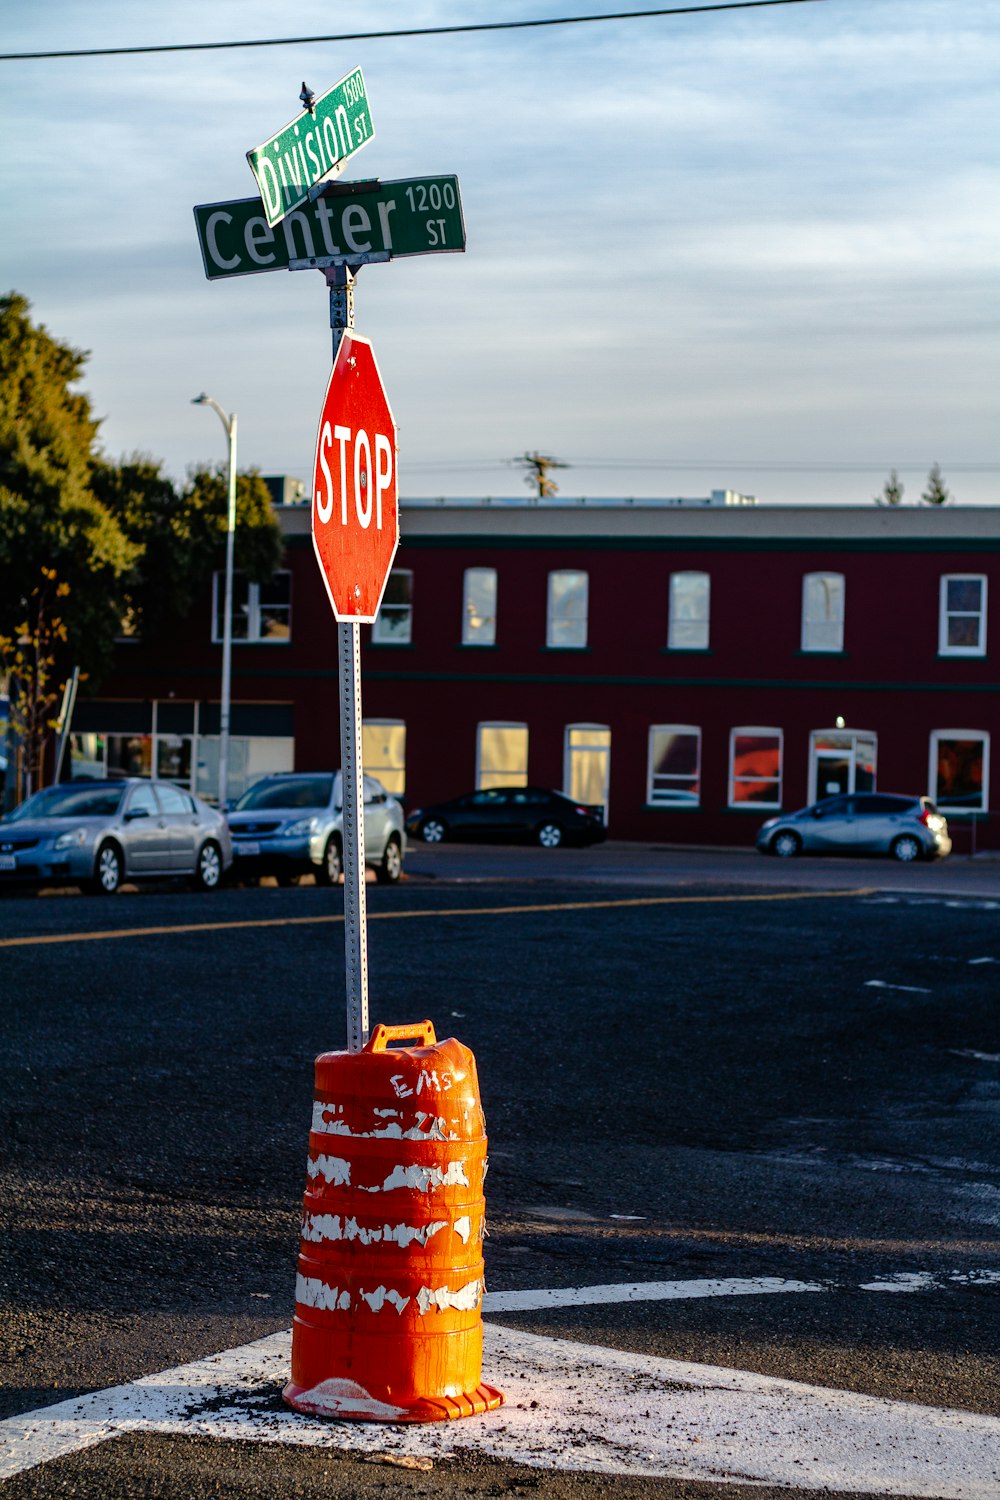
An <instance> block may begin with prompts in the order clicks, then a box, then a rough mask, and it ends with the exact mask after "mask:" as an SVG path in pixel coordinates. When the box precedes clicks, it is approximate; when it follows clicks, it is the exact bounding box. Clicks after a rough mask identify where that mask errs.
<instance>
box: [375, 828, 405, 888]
mask: <svg viewBox="0 0 1000 1500" xmlns="http://www.w3.org/2000/svg"><path fill="white" fill-rule="evenodd" d="M402 873H403V851H402V848H401V847H400V843H399V839H398V838H397V837H396V835H395V834H392V835H391V836H390V838H389V842H388V843H387V844H386V846H385V853H384V854H383V856H382V862H381V864H380V865H379V866H378V868H377V870H376V871H375V878H376V880H377V881H378V882H379V884H380V885H396V884H397V883H398V881H399V878H400V876H401V875H402Z"/></svg>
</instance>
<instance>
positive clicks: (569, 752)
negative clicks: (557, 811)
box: [563, 720, 612, 827]
mask: <svg viewBox="0 0 1000 1500" xmlns="http://www.w3.org/2000/svg"><path fill="white" fill-rule="evenodd" d="M594 730H596V731H597V733H598V734H600V735H607V741H606V742H605V741H604V740H598V741H595V742H594V743H593V744H587V743H586V741H584V742H583V743H582V744H579V745H574V744H573V736H574V734H578V733H584V734H585V733H592V732H593V731H594ZM611 742H612V733H611V725H610V724H596V723H591V722H589V721H587V720H584V721H583V722H581V723H579V724H567V725H566V727H565V729H564V730H563V796H564V797H572V798H573V799H574V800H579V801H581V802H582V801H583V798H579V799H577V798H576V793H575V792H574V790H573V758H574V751H576V752H580V751H583V752H586V751H588V750H589V751H603V752H604V754H605V756H606V760H605V763H604V797H603V799H602V805H603V807H604V823H605V827H606V826H607V822H608V803H609V802H610V800H611Z"/></svg>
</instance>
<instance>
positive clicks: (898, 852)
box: [757, 792, 951, 864]
mask: <svg viewBox="0 0 1000 1500" xmlns="http://www.w3.org/2000/svg"><path fill="white" fill-rule="evenodd" d="M757 848H758V849H759V850H760V852H761V854H776V855H777V856H778V857H779V859H790V858H791V857H792V856H793V855H795V854H891V855H892V857H893V859H898V860H902V861H903V862H904V863H905V864H908V863H910V862H911V861H912V860H915V859H936V858H937V857H938V856H939V855H943V854H950V853H951V839H950V838H949V837H948V823H947V821H946V819H945V818H943V817H942V816H941V814H940V813H939V812H938V810H937V808H936V807H935V806H934V803H933V802H932V801H931V799H930V797H903V796H898V795H896V794H894V793H890V792H850V793H845V794H842V795H840V796H837V797H824V798H823V800H822V801H821V802H814V803H812V804H811V806H809V807H803V808H801V809H800V810H799V811H798V812H793V813H786V814H784V815H783V816H782V817H779V818H768V820H767V822H766V823H765V824H763V826H762V827H761V830H760V832H759V833H758V835H757Z"/></svg>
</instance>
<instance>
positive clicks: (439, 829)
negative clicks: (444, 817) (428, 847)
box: [420, 818, 448, 844]
mask: <svg viewBox="0 0 1000 1500" xmlns="http://www.w3.org/2000/svg"><path fill="white" fill-rule="evenodd" d="M447 832H448V830H447V829H446V828H445V826H444V824H443V823H442V822H441V819H440V818H427V819H425V821H424V822H423V823H421V825H420V837H421V838H422V839H423V841H424V843H425V844H443V843H444V840H445V835H446V834H447Z"/></svg>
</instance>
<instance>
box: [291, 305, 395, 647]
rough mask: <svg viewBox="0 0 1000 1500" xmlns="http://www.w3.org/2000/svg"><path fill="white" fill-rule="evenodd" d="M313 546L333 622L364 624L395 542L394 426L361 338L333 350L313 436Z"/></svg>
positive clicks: (374, 607)
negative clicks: (334, 620)
mask: <svg viewBox="0 0 1000 1500" xmlns="http://www.w3.org/2000/svg"><path fill="white" fill-rule="evenodd" d="M312 539H313V550H314V551H315V553H316V559H317V561H318V563H319V566H320V572H321V573H322V575H323V582H324V583H325V585H326V591H327V594H328V595H329V599H330V603H331V604H332V606H333V612H334V615H335V616H336V618H337V620H339V621H340V622H341V623H345V624H346V623H357V624H365V623H367V624H371V623H372V622H373V621H374V619H375V616H376V615H377V614H378V607H379V605H380V604H381V602H382V594H383V591H384V589H385V585H386V580H387V579H388V577H389V569H390V568H391V567H392V560H393V558H394V557H395V555H396V548H397V547H398V545H399V491H398V485H397V480H396V424H395V422H394V421H393V416H392V411H391V409H390V407H389V400H388V397H387V396H386V394H385V388H384V387H383V385H382V377H381V375H380V374H379V368H378V365H377V363H376V361H375V354H374V351H373V349H372V346H371V344H370V343H369V342H368V340H367V339H364V338H361V337H360V336H359V335H358V334H356V333H351V332H346V333H344V335H343V336H342V338H341V340H340V344H339V346H338V348H337V357H336V359H335V360H334V362H333V370H332V371H331V374H330V380H329V384H328V385H327V388H326V396H325V398H324V401H323V412H322V415H321V416H320V419H319V430H318V432H317V435H316V455H315V459H314V462H313V499H312Z"/></svg>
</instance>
